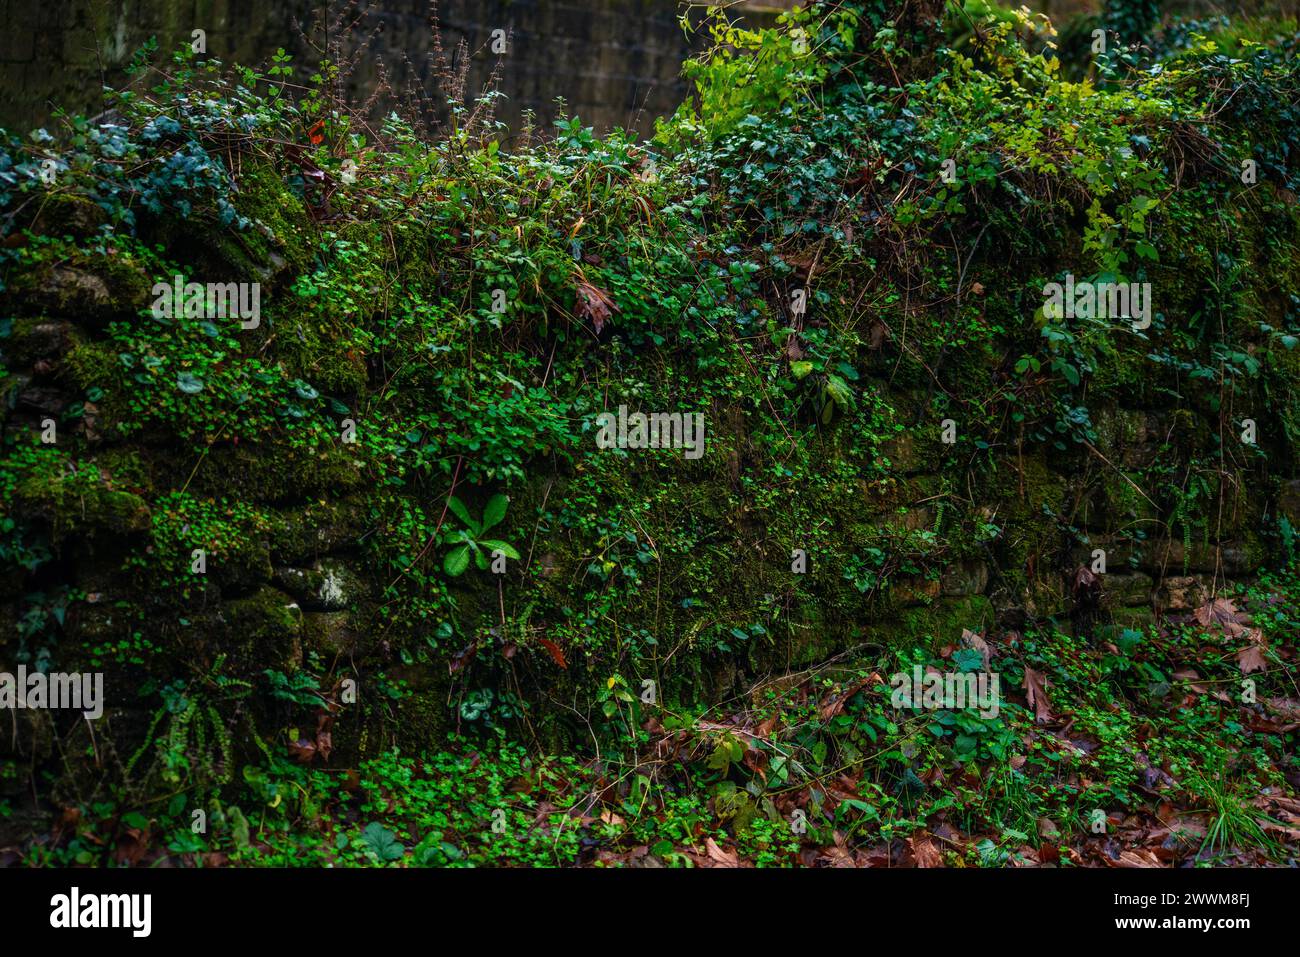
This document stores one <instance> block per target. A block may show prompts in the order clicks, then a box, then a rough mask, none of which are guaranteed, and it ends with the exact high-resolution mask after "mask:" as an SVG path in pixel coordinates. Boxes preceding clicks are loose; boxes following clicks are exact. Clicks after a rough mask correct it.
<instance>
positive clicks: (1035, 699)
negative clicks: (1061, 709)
mask: <svg viewBox="0 0 1300 957" xmlns="http://www.w3.org/2000/svg"><path fill="white" fill-rule="evenodd" d="M1025 693H1026V697H1028V699H1029V707H1031V708H1033V709H1034V717H1035V719H1036V720H1037V721H1038V723H1039V724H1045V723H1046V722H1048V721H1051V720H1052V702H1051V700H1050V699H1049V698H1048V697H1047V676H1046V675H1044V674H1043V673H1042V672H1041V671H1035V670H1034V669H1033V668H1026V669H1025Z"/></svg>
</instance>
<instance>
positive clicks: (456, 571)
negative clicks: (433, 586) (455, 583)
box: [442, 545, 469, 578]
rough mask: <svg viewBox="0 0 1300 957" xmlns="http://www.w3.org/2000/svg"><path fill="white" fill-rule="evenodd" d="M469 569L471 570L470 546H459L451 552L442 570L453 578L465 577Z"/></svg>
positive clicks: (445, 559) (443, 561) (443, 563)
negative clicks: (466, 570)
mask: <svg viewBox="0 0 1300 957" xmlns="http://www.w3.org/2000/svg"><path fill="white" fill-rule="evenodd" d="M467 568H469V546H468V545H457V546H456V547H455V548H453V549H452V550H451V551H449V552H448V553H447V557H446V558H444V559H443V560H442V570H443V571H445V572H446V573H447V574H448V575H450V576H452V577H453V578H455V577H456V576H457V575H463V574H464V573H465V569H467Z"/></svg>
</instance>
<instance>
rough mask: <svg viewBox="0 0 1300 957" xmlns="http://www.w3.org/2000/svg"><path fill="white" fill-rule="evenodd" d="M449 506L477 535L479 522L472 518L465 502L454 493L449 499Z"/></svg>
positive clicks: (452, 512)
mask: <svg viewBox="0 0 1300 957" xmlns="http://www.w3.org/2000/svg"><path fill="white" fill-rule="evenodd" d="M447 507H448V508H449V509H451V514H453V515H455V516H456V517H457V518H458V519H460V520H461V521H462V522H464V523H465V524H466V525H467V526H468V527H469V530H470V532H471V533H472V534H474V535H477V534H478V533H479V527H478V523H477V522H475V521H474V519H472V518H470V514H469V509H467V508H466V507H465V503H464V502H462V501H461V500H460V499H458V498H457V497H456V496H454V495H453V496H452V497H451V498H449V499H447Z"/></svg>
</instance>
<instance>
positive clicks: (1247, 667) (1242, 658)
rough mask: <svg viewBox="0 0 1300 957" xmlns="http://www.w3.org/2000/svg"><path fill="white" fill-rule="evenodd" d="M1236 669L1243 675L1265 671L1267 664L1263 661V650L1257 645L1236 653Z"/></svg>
mask: <svg viewBox="0 0 1300 957" xmlns="http://www.w3.org/2000/svg"><path fill="white" fill-rule="evenodd" d="M1237 667H1238V668H1240V669H1241V673H1242V674H1243V675H1248V674H1250V673H1251V672H1253V671H1267V670H1268V663H1267V662H1266V661H1265V660H1264V649H1263V648H1261V647H1260V646H1259V645H1251V646H1250V647H1248V648H1242V649H1241V651H1239V652H1237Z"/></svg>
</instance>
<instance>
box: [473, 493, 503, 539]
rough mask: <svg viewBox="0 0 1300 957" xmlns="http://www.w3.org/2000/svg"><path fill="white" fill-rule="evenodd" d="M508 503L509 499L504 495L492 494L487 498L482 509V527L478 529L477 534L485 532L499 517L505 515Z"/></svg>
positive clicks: (501, 517) (498, 520)
mask: <svg viewBox="0 0 1300 957" xmlns="http://www.w3.org/2000/svg"><path fill="white" fill-rule="evenodd" d="M509 505H510V499H509V498H507V497H506V496H504V495H493V496H492V498H490V499H489V500H488V503H487V507H486V508H484V509H483V527H482V528H480V529H479V534H482V533H483V532H486V531H487V530H488V529H489V528H491V527H492V526H493V525H496V524H497V523H498V522H500V521H501V519H503V518H505V517H506V508H507V507H508V506H509Z"/></svg>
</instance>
